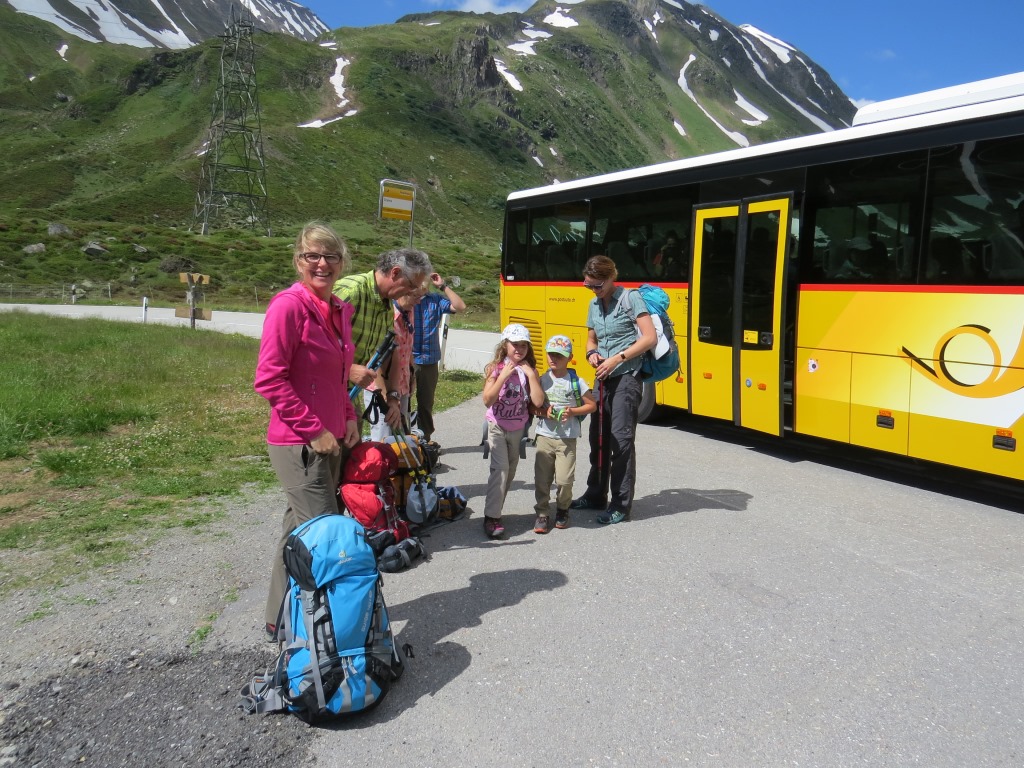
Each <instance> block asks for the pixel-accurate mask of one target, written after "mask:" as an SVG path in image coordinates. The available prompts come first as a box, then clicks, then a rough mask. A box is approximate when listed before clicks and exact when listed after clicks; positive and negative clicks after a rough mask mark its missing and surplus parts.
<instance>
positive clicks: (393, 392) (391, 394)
mask: <svg viewBox="0 0 1024 768" xmlns="http://www.w3.org/2000/svg"><path fill="white" fill-rule="evenodd" d="M392 399H394V400H401V399H402V396H401V395H400V394H398V390H397V389H393V390H391V391H390V392H388V400H392Z"/></svg>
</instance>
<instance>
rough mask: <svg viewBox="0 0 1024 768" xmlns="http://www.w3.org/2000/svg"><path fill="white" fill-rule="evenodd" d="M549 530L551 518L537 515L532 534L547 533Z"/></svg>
mask: <svg viewBox="0 0 1024 768" xmlns="http://www.w3.org/2000/svg"><path fill="white" fill-rule="evenodd" d="M550 530H551V518H549V517H548V516H547V515H537V522H535V523H534V524H533V532H534V533H547V532H548V531H550Z"/></svg>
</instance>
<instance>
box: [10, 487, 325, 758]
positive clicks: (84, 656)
mask: <svg viewBox="0 0 1024 768" xmlns="http://www.w3.org/2000/svg"><path fill="white" fill-rule="evenodd" d="M281 506H282V501H281V496H280V494H279V492H276V491H275V492H271V493H268V494H266V495H255V494H250V495H249V496H247V497H244V498H240V499H237V500H234V501H231V502H228V503H227V504H225V505H224V512H225V514H224V517H223V519H222V520H221V521H220V522H218V523H216V524H215V525H213V526H211V527H209V528H207V529H206V530H204V531H200V532H192V531H180V530H179V531H172V532H169V533H167V534H165V535H164V536H163V537H161V538H160V539H158V540H157V541H156V542H155V543H152V544H150V545H148V546H147V548H146V549H145V550H144V551H143V552H142V553H141V555H140V557H138V558H137V559H136V560H135V561H134V562H131V563H128V564H126V565H124V566H121V567H118V568H113V569H109V570H108V571H107V572H104V573H102V574H97V575H95V576H93V577H91V578H89V579H88V580H87V581H84V582H82V583H78V584H74V585H71V586H69V587H66V588H62V589H60V590H56V591H54V592H53V593H50V594H46V595H39V594H37V593H31V592H21V593H16V594H13V595H10V596H8V597H7V598H6V599H4V600H3V601H0V624H2V625H3V626H5V627H8V631H7V632H5V633H4V640H3V641H2V645H0V648H2V651H0V657H2V659H3V664H2V669H0V766H19V767H20V766H26V767H27V766H59V765H72V764H86V765H94V766H129V765H131V766H135V765H146V766H150V767H151V768H158V767H160V766H182V765H200V764H205V765H217V766H236V765H237V766H241V765H247V766H271V765H279V764H281V762H282V759H283V757H284V756H285V755H286V754H288V753H293V752H294V750H295V749H296V747H298V749H300V750H301V752H300V753H299V754H303V755H304V754H305V751H306V747H308V745H309V739H310V737H311V736H312V732H311V729H310V728H309V727H308V726H307V725H305V724H304V723H303V722H301V721H300V720H298V719H297V718H294V717H291V716H268V717H260V718H256V717H254V716H251V715H246V714H245V713H244V712H242V711H241V710H240V709H237V708H236V704H237V702H238V691H239V690H240V688H241V687H242V685H243V684H244V683H245V682H246V681H247V680H248V679H249V678H250V677H251V676H252V675H253V674H255V673H257V672H260V671H262V670H263V669H264V668H265V667H266V666H267V665H268V664H270V663H271V661H272V660H273V658H274V647H273V646H271V645H269V644H267V643H266V642H264V641H263V640H262V638H261V632H260V629H259V626H258V624H257V622H258V621H259V620H260V618H261V617H262V608H261V606H260V605H258V600H260V599H262V596H263V594H264V592H263V589H262V585H263V583H264V581H265V579H266V578H267V574H268V566H267V564H268V563H269V559H270V548H271V547H272V543H273V540H274V536H275V532H276V530H277V526H278V525H279V522H278V521H279V517H280V509H281ZM250 586H255V587H256V588H254V589H249V587H250ZM46 606H52V608H50V612H49V613H47V614H46V615H44V616H42V617H40V618H34V619H32V620H28V619H27V617H29V616H30V615H31V614H33V613H34V612H36V611H39V610H40V608H41V607H46ZM215 618H216V622H215V623H216V632H215V633H212V634H215V635H216V641H213V640H212V638H211V640H210V641H208V642H206V643H199V642H196V641H195V638H196V633H197V630H200V628H202V627H208V626H209V625H210V624H211V623H213V622H214V619H215ZM201 633H202V630H200V634H201ZM300 740H301V741H302V743H299V744H297V742H299V741H300ZM307 762H308V761H307Z"/></svg>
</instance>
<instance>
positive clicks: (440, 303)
mask: <svg viewBox="0 0 1024 768" xmlns="http://www.w3.org/2000/svg"><path fill="white" fill-rule="evenodd" d="M445 314H448V315H451V314H455V313H454V312H452V303H451V302H450V301H449V300H448V298H447V297H446V296H443V295H441V294H440V293H428V294H427V295H426V296H424V297H423V299H422V300H421V301H420V303H419V304H417V305H416V307H415V316H416V323H415V325H416V339H415V341H414V342H413V347H412V351H413V362H415V363H416V365H434V364H435V363H439V362H441V339H440V337H439V334H438V332H437V330H438V328H440V327H441V315H445Z"/></svg>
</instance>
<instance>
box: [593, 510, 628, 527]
mask: <svg viewBox="0 0 1024 768" xmlns="http://www.w3.org/2000/svg"><path fill="white" fill-rule="evenodd" d="M597 522H598V523H600V524H601V525H615V524H616V523H628V522H629V513H628V512H623V511H622V510H621V509H609V510H608V511H607V512H605V513H604V514H603V515H601V516H600V517H599V518H597Z"/></svg>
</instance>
